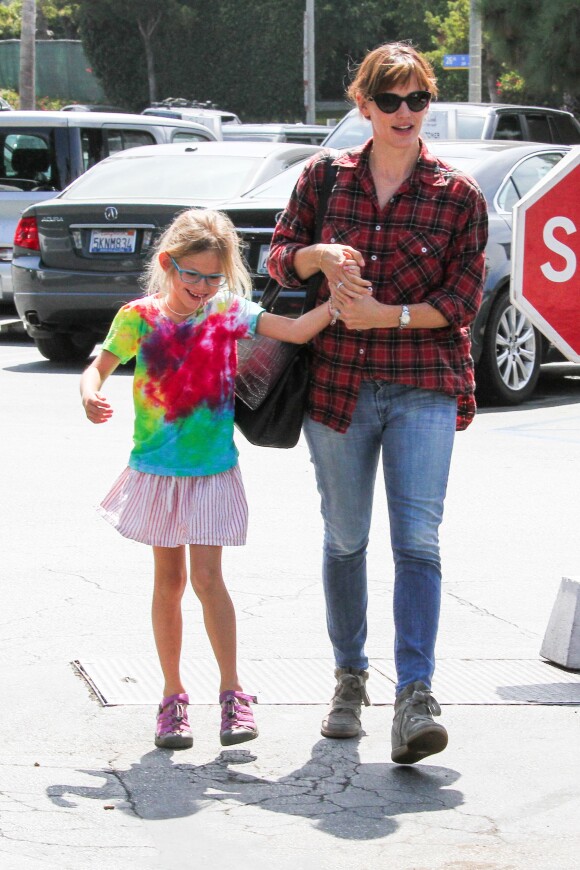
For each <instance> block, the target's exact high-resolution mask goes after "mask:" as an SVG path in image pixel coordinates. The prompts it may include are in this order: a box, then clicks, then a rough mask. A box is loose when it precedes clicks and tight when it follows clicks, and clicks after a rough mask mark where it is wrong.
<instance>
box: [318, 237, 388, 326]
mask: <svg viewBox="0 0 580 870" xmlns="http://www.w3.org/2000/svg"><path fill="white" fill-rule="evenodd" d="M363 267H364V259H363V256H362V254H361V253H360V252H359V251H357V250H355V249H354V248H351V247H349V246H347V245H324V246H323V247H322V251H321V255H320V268H321V271H323V272H324V274H325V275H326V277H327V278H328V283H329V286H330V297H331V307H332V308H333V309H334V312H335V314H337V316H338V317H340V319H341V320H342V321H343V322H344V324H345V326H347V327H348V329H369V328H371V327H372V326H374V325H375V322H374V321H375V317H376V314H377V310H376V309H377V306H378V302H376V300H375V299H373V297H372V292H373V288H372V285H371V282H370V281H367V280H366V278H363V277H362V275H361V269H362V268H363Z"/></svg>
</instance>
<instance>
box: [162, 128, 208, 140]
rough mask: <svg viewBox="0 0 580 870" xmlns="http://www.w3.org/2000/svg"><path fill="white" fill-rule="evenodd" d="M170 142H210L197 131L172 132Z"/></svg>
mask: <svg viewBox="0 0 580 870" xmlns="http://www.w3.org/2000/svg"><path fill="white" fill-rule="evenodd" d="M171 141H172V142H212V141H213V140H212V139H210V137H209V136H204V135H203V133H199V132H198V131H197V130H174V131H173V133H172V135H171Z"/></svg>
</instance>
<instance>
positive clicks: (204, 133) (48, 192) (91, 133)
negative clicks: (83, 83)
mask: <svg viewBox="0 0 580 870" xmlns="http://www.w3.org/2000/svg"><path fill="white" fill-rule="evenodd" d="M216 138H217V137H216V136H215V134H214V133H213V132H212V131H211V130H209V129H208V128H207V127H206V126H204V125H202V124H196V123H194V122H192V121H182V120H177V119H175V118H160V117H151V118H149V117H144V116H143V115H130V114H120V113H116V112H115V113H113V112H111V113H100V112H20V111H13V112H2V113H0V301H1V302H7V301H8V302H9V301H11V300H12V299H13V295H14V294H13V289H12V276H11V263H12V243H13V239H14V231H15V229H16V225H17V223H18V221H19V219H20V215H21V214H22V212H23V211H24V209H25V208H27V207H28V206H29V205H33V204H34V203H37V202H40V201H42V200H45V199H50V198H51V197H53V196H55V195H56V194H57V193H59V192H60V191H61V190H63V189H64V188H65V187H67V185H69V184H70V183H71V181H74V179H75V178H78V177H79V175H82V173H83V172H85V170H87V169H89V168H90V167H91V166H94V164H95V163H98V162H99V161H101V160H103V159H104V158H105V157H109V156H110V155H111V154H115V153H116V152H117V151H123V150H125V149H127V148H133V147H135V146H137V145H155V144H165V143H170V142H184V141H190V140H192V139H193V140H196V141H204V142H208V141H215V140H216Z"/></svg>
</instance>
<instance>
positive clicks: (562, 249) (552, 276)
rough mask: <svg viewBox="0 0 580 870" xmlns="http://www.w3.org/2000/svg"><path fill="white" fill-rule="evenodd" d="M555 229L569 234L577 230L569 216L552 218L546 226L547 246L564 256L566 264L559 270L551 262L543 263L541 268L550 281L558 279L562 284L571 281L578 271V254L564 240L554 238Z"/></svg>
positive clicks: (545, 242) (545, 237) (545, 239)
mask: <svg viewBox="0 0 580 870" xmlns="http://www.w3.org/2000/svg"><path fill="white" fill-rule="evenodd" d="M555 229H562V230H564V231H565V232H566V233H567V234H568V235H571V234H572V233H575V232H576V227H575V226H574V224H573V222H572V221H571V220H570V218H567V217H553V218H550V220H549V221H546V225H545V227H544V244H545V246H546V247H547V248H549V249H550V251H553V252H554V253H555V254H558V255H559V256H560V257H563V258H564V260H565V261H566V265H565V267H564V268H563V269H560V270H559V271H558V270H557V269H554V267H553V266H552V265H551V264H550V263H542V265H541V266H540V269H541V270H542V272H543V274H544V275H545V277H546V278H547V279H548V281H556V282H558V283H559V284H562V283H563V282H564V281H569V280H570V278H572V277H573V275H574V273H575V271H576V254H575V253H574V251H573V250H572V248H569V247H568V245H565V244H564V243H563V242H559V241H558V239H556V238H554V230H555Z"/></svg>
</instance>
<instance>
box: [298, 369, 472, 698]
mask: <svg viewBox="0 0 580 870" xmlns="http://www.w3.org/2000/svg"><path fill="white" fill-rule="evenodd" d="M456 409H457V404H456V400H455V399H454V398H453V397H451V396H448V395H446V394H444V393H439V392H435V391H434V390H423V389H418V388H415V387H408V386H404V385H401V384H393V383H389V382H386V381H374V380H373V381H363V383H362V385H361V389H360V394H359V397H358V401H357V405H356V409H355V412H354V415H353V418H352V422H351V424H350V426H349V428H348V430H347V431H346V432H345V433H340V432H336V431H335V430H334V429H331V428H329V427H328V426H325V425H323V424H321V423H317V422H315V421H313V420H312V419H311V418H310V417H308V416H307V417H306V419H305V422H304V434H305V437H306V441H307V443H308V447H309V450H310V456H311V460H312V462H313V464H314V469H315V474H316V482H317V487H318V492H319V494H320V499H321V513H322V518H323V522H324V543H323V570H322V575H323V584H324V594H325V600H326V621H327V628H328V634H329V637H330V641H331V643H332V647H333V651H334V657H335V663H336V666H337V667H340V668H346V667H353V668H361V669H365V670H366V669H367V668H368V663H369V662H368V658H367V655H366V653H365V642H366V637H367V603H368V593H367V565H366V554H367V545H368V540H369V530H370V524H371V517H372V506H373V496H374V487H375V480H376V475H377V469H378V464H379V458H380V457H381V456H382V464H383V475H384V482H385V490H386V496H387V506H388V515H389V527H390V540H391V549H392V553H393V560H394V572H395V576H394V594H393V617H394V626H395V649H394V656H395V666H396V671H397V687H396V690H397V692H399V691H400V690H401V689H402V688H404V687H405V686H406V685H408V684H409V683H412V682H415V681H416V680H422V681H423V682H424V683H425V684H426V685H427V686H431V678H432V676H433V672H434V669H435V642H436V638H437V629H438V624H439V611H440V603H441V559H440V551H439V526H440V524H441V520H442V518H443V503H444V500H445V494H446V490H447V480H448V476H449V467H450V462H451V453H452V450H453V441H454V436H455V422H456Z"/></svg>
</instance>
